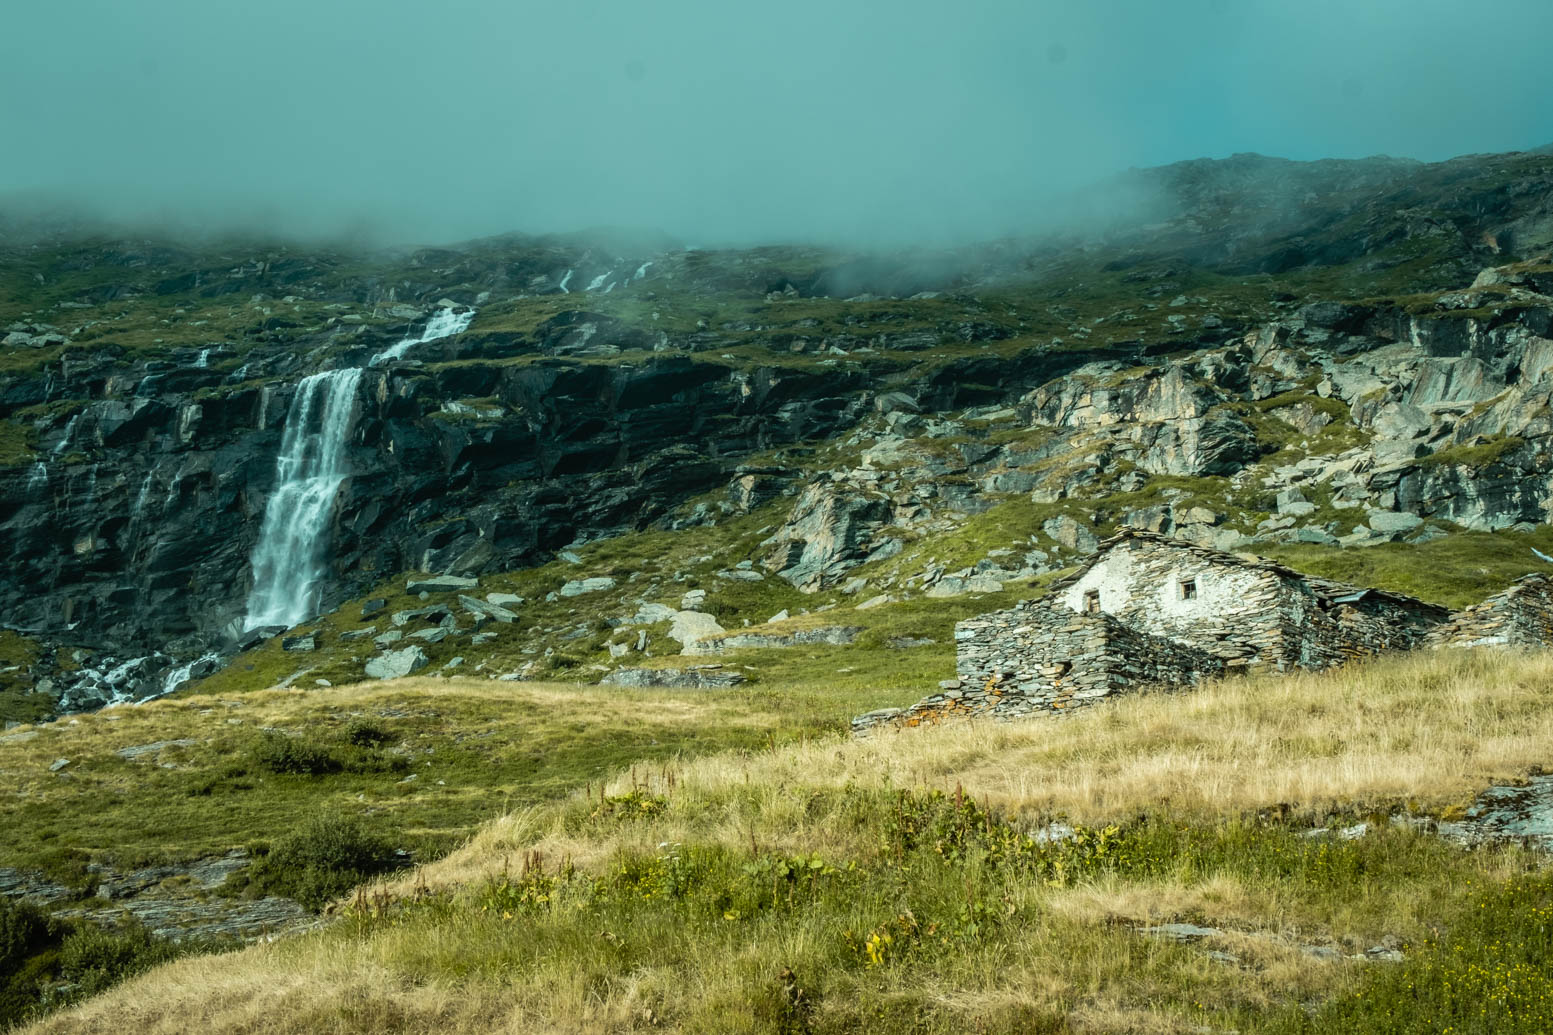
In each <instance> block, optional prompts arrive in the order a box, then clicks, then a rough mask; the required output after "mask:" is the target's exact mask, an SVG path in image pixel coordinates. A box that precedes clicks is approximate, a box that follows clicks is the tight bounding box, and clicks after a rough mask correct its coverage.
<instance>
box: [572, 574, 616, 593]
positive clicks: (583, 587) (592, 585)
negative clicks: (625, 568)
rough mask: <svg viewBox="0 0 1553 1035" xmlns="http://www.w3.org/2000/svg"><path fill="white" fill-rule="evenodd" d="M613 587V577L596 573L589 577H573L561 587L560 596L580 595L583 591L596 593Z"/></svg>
mask: <svg viewBox="0 0 1553 1035" xmlns="http://www.w3.org/2000/svg"><path fill="white" fill-rule="evenodd" d="M614 588H615V580H614V579H612V578H610V577H609V576H607V575H597V576H595V577H593V578H591V579H573V580H572V581H570V582H568V583H567V584H566V585H564V586H562V587H561V596H563V597H580V596H582V595H583V594H584V593H598V592H600V591H602V590H606V589H614Z"/></svg>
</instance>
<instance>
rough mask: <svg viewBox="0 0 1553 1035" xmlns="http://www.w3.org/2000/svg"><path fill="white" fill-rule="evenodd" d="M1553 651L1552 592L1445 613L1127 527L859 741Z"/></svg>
mask: <svg viewBox="0 0 1553 1035" xmlns="http://www.w3.org/2000/svg"><path fill="white" fill-rule="evenodd" d="M1548 642H1553V582H1550V580H1549V579H1547V578H1546V577H1545V576H1542V575H1528V576H1526V577H1525V578H1523V579H1521V580H1520V581H1518V582H1517V583H1516V584H1515V585H1514V586H1513V587H1512V588H1511V589H1509V590H1508V591H1506V592H1504V593H1501V594H1499V595H1498V596H1495V597H1492V598H1490V599H1488V600H1485V601H1484V602H1483V603H1481V604H1478V605H1476V606H1474V607H1471V608H1468V609H1467V610H1465V611H1462V612H1459V613H1457V614H1454V615H1452V614H1451V613H1450V612H1448V611H1447V610H1446V609H1445V608H1443V607H1439V606H1436V605H1434V604H1429V603H1426V602H1424V601H1422V600H1416V599H1414V598H1412V597H1408V596H1403V595H1402V594H1399V593H1388V592H1385V591H1382V590H1376V589H1363V588H1360V587H1357V586H1350V585H1346V584H1344V583H1340V582H1332V581H1330V580H1327V579H1320V578H1315V577H1312V576H1308V575H1302V574H1300V573H1299V572H1297V571H1294V570H1292V569H1290V568H1286V567H1283V566H1282V565H1278V564H1273V563H1270V562H1267V561H1261V560H1256V559H1252V558H1247V557H1243V556H1239V555H1236V554H1229V553H1223V552H1221V551H1218V550H1213V549H1210V548H1207V547H1203V546H1196V545H1193V544H1191V543H1186V542H1183V541H1181V540H1178V539H1171V538H1168V537H1166V536H1162V535H1158V534H1155V533H1152V532H1142V531H1137V530H1126V531H1123V532H1121V533H1119V534H1117V535H1115V536H1113V537H1111V538H1110V539H1107V540H1106V541H1105V542H1103V543H1101V544H1100V550H1099V552H1098V553H1097V554H1096V555H1095V556H1094V558H1093V559H1092V560H1090V561H1089V562H1088V563H1087V564H1086V565H1084V566H1083V567H1082V568H1080V569H1079V570H1078V571H1077V572H1075V573H1074V574H1073V575H1071V576H1069V577H1068V578H1066V579H1064V580H1063V581H1062V582H1060V583H1058V584H1057V585H1056V586H1054V587H1053V589H1052V591H1051V592H1050V593H1049V594H1047V595H1046V596H1045V597H1043V598H1041V599H1040V600H1035V601H1022V602H1021V603H1020V604H1018V605H1017V606H1015V607H1013V608H1010V609H1008V610H1006V611H996V612H993V613H991V614H985V615H980V616H978V617H976V618H971V619H967V620H965V621H962V622H960V623H958V624H957V625H956V626H955V657H956V670H957V678H955V679H952V680H947V681H945V682H944V683H943V684H942V685H941V690H940V692H939V693H937V694H933V695H931V696H929V697H927V698H924V699H923V700H922V701H919V702H918V703H917V704H915V705H913V706H912V707H910V708H907V709H883V710H881V711H877V712H870V713H868V714H866V715H861V716H858V717H857V718H856V719H854V720H853V722H852V727H853V731H854V732H857V733H863V732H866V731H868V730H870V729H872V728H874V727H876V726H880V725H899V726H918V725H923V724H925V723H933V722H938V721H942V720H943V719H945V718H949V717H953V716H958V715H973V714H991V715H993V716H994V717H997V718H1020V717H1023V716H1027V715H1034V714H1041V713H1060V712H1064V711H1068V710H1071V709H1074V708H1078V707H1081V706H1083V705H1087V704H1092V703H1094V702H1095V701H1098V700H1102V699H1104V698H1106V697H1110V696H1113V695H1115V694H1119V693H1125V692H1129V691H1135V690H1140V689H1147V688H1178V687H1184V686H1190V685H1192V684H1194V683H1197V682H1200V681H1201V680H1202V679H1203V678H1205V677H1208V676H1215V675H1221V674H1224V673H1227V672H1236V671H1250V670H1254V669H1270V670H1273V671H1279V672H1282V671H1287V670H1289V669H1293V668H1301V669H1323V668H1329V667H1332V666H1335V665H1340V664H1343V663H1344V662H1345V661H1348V660H1349V659H1351V658H1357V657H1364V656H1367V655H1372V654H1378V653H1381V652H1384V651H1390V650H1408V649H1412V648H1415V647H1421V646H1480V645H1531V644H1543V643H1548Z"/></svg>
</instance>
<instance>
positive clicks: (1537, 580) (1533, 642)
mask: <svg viewBox="0 0 1553 1035" xmlns="http://www.w3.org/2000/svg"><path fill="white" fill-rule="evenodd" d="M1429 642H1430V644H1431V645H1433V646H1438V647H1506V646H1510V647H1532V646H1540V645H1543V644H1547V643H1553V579H1549V578H1548V577H1547V576H1546V575H1542V574H1534V575H1525V576H1522V577H1521V578H1519V579H1517V580H1516V581H1515V584H1514V585H1513V586H1511V587H1510V588H1509V589H1507V590H1505V591H1504V592H1503V593H1499V594H1496V595H1495V596H1491V597H1489V598H1488V599H1487V600H1485V601H1483V602H1482V603H1480V604H1473V605H1472V606H1471V607H1469V608H1467V609H1466V610H1465V611H1458V612H1456V613H1455V614H1453V615H1451V620H1450V621H1449V622H1446V623H1445V624H1444V625H1442V626H1440V628H1438V629H1436V630H1435V631H1434V632H1433V633H1432V634H1431V635H1430V637H1429Z"/></svg>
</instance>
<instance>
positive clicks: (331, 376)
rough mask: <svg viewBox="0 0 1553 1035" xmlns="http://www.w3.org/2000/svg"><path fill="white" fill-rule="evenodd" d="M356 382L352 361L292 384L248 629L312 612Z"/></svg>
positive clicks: (256, 555) (341, 476)
mask: <svg viewBox="0 0 1553 1035" xmlns="http://www.w3.org/2000/svg"><path fill="white" fill-rule="evenodd" d="M360 382H361V370H360V368H356V367H352V368H350V369H346V370H327V371H324V372H323V373H321V374H313V375H311V376H310V377H307V378H304V379H303V380H302V383H301V384H299V385H297V392H296V395H295V396H293V397H292V400H291V408H290V410H289V411H288V412H287V414H286V430H285V432H284V434H283V436H282V438H281V446H280V455H279V456H278V457H277V458H276V461H275V488H274V491H272V492H271V493H270V499H269V503H268V504H267V505H266V506H265V508H264V524H263V525H262V526H261V528H260V530H259V542H258V543H257V545H255V546H254V550H253V592H251V593H250V594H249V595H248V616H247V617H246V618H245V619H244V628H245V629H254V628H257V627H259V626H262V625H283V626H286V627H288V628H289V627H291V626H293V625H296V624H297V623H298V622H302V621H306V620H307V619H309V618H311V617H313V615H314V614H316V613H317V608H318V599H319V596H320V594H321V592H322V589H323V587H322V585H321V583H322V581H323V578H324V576H325V574H326V573H327V572H328V564H327V563H326V557H325V555H326V553H327V550H328V545H329V524H330V521H331V520H332V519H333V517H334V504H335V498H336V497H337V496H338V495H339V490H340V484H341V483H342V482H343V481H345V476H346V474H347V473H348V472H347V469H346V463H345V461H346V456H345V446H346V443H347V442H348V441H349V439H350V432H351V428H352V426H353V425H354V423H355V414H356V387H357V385H358V384H359V383H360Z"/></svg>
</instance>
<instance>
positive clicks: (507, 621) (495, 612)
mask: <svg viewBox="0 0 1553 1035" xmlns="http://www.w3.org/2000/svg"><path fill="white" fill-rule="evenodd" d="M458 602H459V603H460V604H462V605H464V610H465V611H468V612H469V613H470V614H472V615H478V616H479V617H481V618H489V619H491V620H492V621H496V622H500V623H502V624H503V625H511V624H512V623H513V622H515V621H517V619H518V616H517V615H515V614H513V613H512V612H511V611H509V610H507V609H506V608H505V607H498V606H497V605H496V604H490V603H487V602H485V601H484V600H477V599H475V598H474V597H469V596H464V595H463V594H462V593H461V594H459V597H458Z"/></svg>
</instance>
